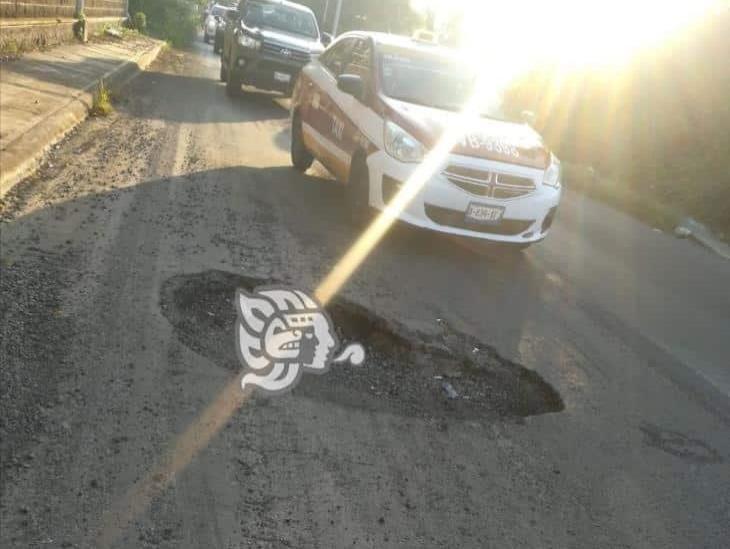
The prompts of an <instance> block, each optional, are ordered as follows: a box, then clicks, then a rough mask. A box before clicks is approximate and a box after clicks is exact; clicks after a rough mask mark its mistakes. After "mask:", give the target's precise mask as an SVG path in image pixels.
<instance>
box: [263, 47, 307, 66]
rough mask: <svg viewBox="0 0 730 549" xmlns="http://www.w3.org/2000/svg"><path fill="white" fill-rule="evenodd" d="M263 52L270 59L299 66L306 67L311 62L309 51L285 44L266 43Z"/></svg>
mask: <svg viewBox="0 0 730 549" xmlns="http://www.w3.org/2000/svg"><path fill="white" fill-rule="evenodd" d="M261 50H262V51H263V52H264V53H265V54H267V55H268V56H270V57H275V58H277V59H281V60H283V61H291V62H293V63H297V64H299V65H306V64H307V63H309V60H310V56H309V52H308V51H304V50H299V49H296V48H292V47H289V46H286V45H284V44H276V43H274V42H264V44H263V45H262V46H261Z"/></svg>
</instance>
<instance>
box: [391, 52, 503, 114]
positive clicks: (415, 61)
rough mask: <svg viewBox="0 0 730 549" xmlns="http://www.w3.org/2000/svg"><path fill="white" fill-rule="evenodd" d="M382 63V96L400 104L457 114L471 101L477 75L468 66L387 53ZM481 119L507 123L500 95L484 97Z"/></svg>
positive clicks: (419, 54)
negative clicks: (401, 102) (412, 104)
mask: <svg viewBox="0 0 730 549" xmlns="http://www.w3.org/2000/svg"><path fill="white" fill-rule="evenodd" d="M380 57H381V61H380V72H381V79H380V80H381V82H382V87H383V93H384V94H385V95H386V96H388V97H390V98H392V99H397V100H399V101H404V102H406V103H414V104H417V105H423V106H426V107H432V108H435V109H441V110H448V111H458V110H460V109H462V108H463V107H464V105H465V104H466V102H467V101H468V100H469V98H470V96H471V94H472V92H473V91H474V85H475V83H476V74H475V73H474V71H473V70H471V69H470V68H469V67H468V66H466V65H465V64H462V63H460V62H458V61H457V60H454V59H452V58H448V57H444V56H442V55H436V54H430V53H427V52H422V51H416V50H408V49H405V48H398V49H392V50H389V49H386V50H385V51H383V52H382V55H381V56H380ZM481 112H482V116H484V117H487V118H496V119H499V120H505V119H506V118H507V117H506V116H505V113H504V112H503V109H502V98H501V95H500V94H498V93H495V94H493V95H491V96H488V95H485V100H484V102H483V104H482V106H481Z"/></svg>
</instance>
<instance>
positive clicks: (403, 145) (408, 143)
mask: <svg viewBox="0 0 730 549" xmlns="http://www.w3.org/2000/svg"><path fill="white" fill-rule="evenodd" d="M385 152H387V153H388V154H389V155H390V156H392V157H393V158H395V159H396V160H400V161H401V162H422V161H423V157H424V156H425V154H426V148H425V147H424V146H423V145H422V144H421V142H420V141H418V139H416V138H415V137H413V136H412V135H411V134H409V133H408V132H407V131H405V130H404V129H403V128H401V127H400V126H399V125H398V124H396V123H395V122H391V121H390V120H387V121H386V122H385Z"/></svg>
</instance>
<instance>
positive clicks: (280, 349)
mask: <svg viewBox="0 0 730 549" xmlns="http://www.w3.org/2000/svg"><path fill="white" fill-rule="evenodd" d="M236 307H237V309H238V322H237V325H236V335H237V344H238V356H239V358H240V360H241V362H242V364H243V366H244V368H245V369H246V372H245V374H244V376H243V378H242V379H241V388H242V389H246V388H247V387H249V386H252V387H256V388H257V389H258V390H260V391H261V392H263V393H266V394H272V395H274V394H281V393H283V392H286V391H289V390H291V389H293V388H294V387H295V386H296V385H297V383H298V382H299V379H300V378H301V376H302V374H303V373H305V372H308V373H314V374H323V373H325V372H327V371H328V370H329V368H330V365H331V364H332V363H333V362H334V363H344V362H349V363H351V364H352V365H354V366H359V365H361V364H362V363H363V361H364V360H365V350H364V349H363V347H362V345H360V344H357V343H354V344H352V345H349V346H348V347H347V348H346V349H345V350H344V351H343V352H341V353H340V354H339V355H337V356H336V353H337V349H338V347H339V342H338V341H337V334H336V332H335V330H334V326H333V324H332V320H331V319H330V317H329V315H328V314H327V312H326V311H325V310H324V309H323V308H322V307H321V306H320V305H319V304H318V303H317V302H316V301H315V300H314V299H312V298H311V297H309V296H308V295H307V294H305V293H304V292H302V291H300V290H295V289H291V288H286V287H280V286H272V287H264V288H257V289H256V290H255V291H254V292H252V293H247V292H245V291H242V290H239V291H238V292H237V293H236Z"/></svg>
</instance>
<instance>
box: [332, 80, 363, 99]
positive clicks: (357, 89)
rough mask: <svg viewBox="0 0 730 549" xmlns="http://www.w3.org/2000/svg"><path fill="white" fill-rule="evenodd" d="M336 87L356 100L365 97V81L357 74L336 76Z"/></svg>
mask: <svg viewBox="0 0 730 549" xmlns="http://www.w3.org/2000/svg"><path fill="white" fill-rule="evenodd" d="M337 88H338V89H340V90H342V91H343V92H345V93H346V94H348V95H351V96H353V97H354V98H355V99H357V100H358V101H362V100H363V98H364V97H365V82H363V79H362V77H360V76H358V75H357V74H341V75H340V76H338V77H337Z"/></svg>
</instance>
